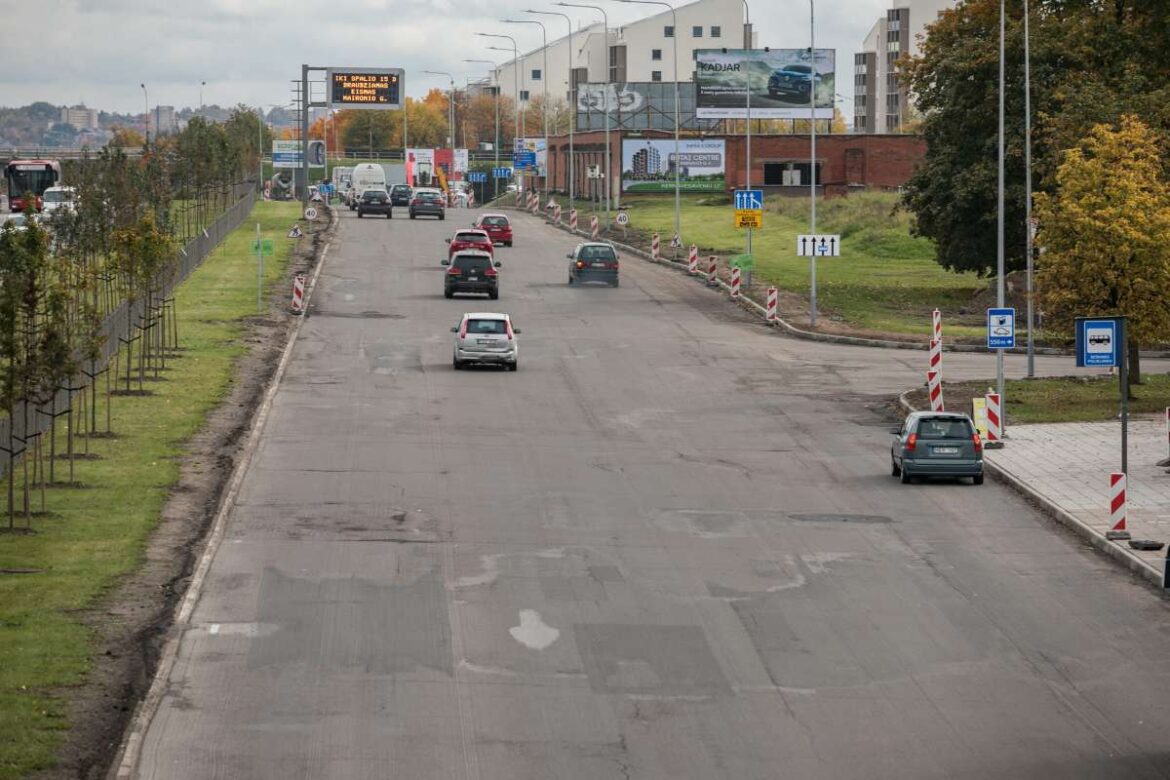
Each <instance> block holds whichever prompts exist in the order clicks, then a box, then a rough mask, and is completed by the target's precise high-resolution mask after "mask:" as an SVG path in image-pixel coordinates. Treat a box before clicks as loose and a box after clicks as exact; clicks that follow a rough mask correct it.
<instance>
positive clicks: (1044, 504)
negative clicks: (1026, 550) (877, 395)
mask: <svg viewBox="0 0 1170 780" xmlns="http://www.w3.org/2000/svg"><path fill="white" fill-rule="evenodd" d="M913 392H915V390H907V391H906V392H904V393H902V394H901V395H900V396H898V405H899V406H901V407H902V410H903V411H905V412H906V413H907V414H909V413H910V412H914V411H919V410H918V409H917V408H916V407H915V406H914V405H913V404H911V403H910V400H909V396H910V394H911V393H913ZM1009 446H1010V445H1009ZM983 467H984V469H986V470H987V472H988V473H989V474H990V475H991V476H992V477H994V478H995V479H997V480H999V481H1000V482H1003V483H1005V484H1006V485H1008V486H1009V487H1011V488H1012V489H1013V490H1015V491H1016V492H1017V493H1019V494H1020V495H1022V496H1024V497H1025V498H1027V499H1030V500H1031V501H1033V502H1034V503H1036V504H1037V505H1039V506H1040V507H1041V508H1042V509H1043V510H1044V511H1045V512H1046V513H1047V514H1048V515H1049V516H1051V517H1052V518H1053V519H1054V520H1056V522H1058V523H1060V524H1061V525H1063V526H1064V527H1065V528H1068V529H1069V530H1070V531H1072V532H1073V533H1074V534H1076V535H1077V536H1078V537H1080V538H1081V539H1083V540H1084V541H1086V542H1088V543H1089V544H1090V545H1091V546H1093V547H1095V548H1097V550H1099V551H1100V552H1103V553H1104V554H1105V555H1106V556H1107V557H1109V558H1112V559H1113V561H1114V562H1115V563H1118V564H1120V565H1121V566H1122V567H1124V568H1126V569H1128V570H1129V571H1130V572H1131V573H1132V574H1136V575H1138V576H1140V577H1142V578H1144V579H1145V580H1146V581H1147V582H1148V583H1149V584H1150V585H1152V586H1153V587H1155V588H1156V589H1157V590H1158V592H1159V593H1162V572H1161V571H1159V570H1158V569H1157V568H1156V567H1154V566H1151V565H1150V564H1149V563H1147V562H1146V561H1144V560H1142V559H1141V558H1139V557H1138V556H1136V555H1134V554H1133V553H1131V552H1130V551H1129V550H1127V549H1126V548H1125V547H1122V546H1121V545H1119V544H1117V543H1116V542H1111V541H1109V540H1107V539H1106V538H1105V534H1103V533H1101V532H1100V531H1098V530H1097V529H1095V528H1093V527H1092V526H1089V525H1086V524H1085V523H1083V522H1081V520H1079V519H1078V518H1077V517H1076V516H1074V515H1073V514H1072V513H1070V512H1068V511H1067V510H1065V509H1063V508H1062V507H1060V506H1059V505H1057V504H1056V503H1055V502H1053V501H1052V500H1051V499H1049V498H1048V497H1047V496H1045V495H1043V494H1042V493H1040V492H1039V491H1037V490H1036V489H1035V488H1033V487H1032V486H1031V485H1029V484H1027V483H1026V482H1024V481H1023V480H1021V479H1020V478H1019V477H1017V476H1015V475H1014V474H1012V473H1011V472H1009V471H1008V470H1007V469H1005V468H1004V467H1003V466H1000V465H999V464H997V463H995V462H994V461H992V460H990V459H988V458H984V460H983ZM1164 595H1165V594H1164Z"/></svg>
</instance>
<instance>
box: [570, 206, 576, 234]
mask: <svg viewBox="0 0 1170 780" xmlns="http://www.w3.org/2000/svg"><path fill="white" fill-rule="evenodd" d="M569 230H572V231H573V232H574V233H576V232H577V209H569Z"/></svg>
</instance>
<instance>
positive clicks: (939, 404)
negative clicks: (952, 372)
mask: <svg viewBox="0 0 1170 780" xmlns="http://www.w3.org/2000/svg"><path fill="white" fill-rule="evenodd" d="M926 389H927V391H928V393H929V394H930V411H932V412H942V411H945V407H944V406H943V390H942V372H940V371H927V372H926Z"/></svg>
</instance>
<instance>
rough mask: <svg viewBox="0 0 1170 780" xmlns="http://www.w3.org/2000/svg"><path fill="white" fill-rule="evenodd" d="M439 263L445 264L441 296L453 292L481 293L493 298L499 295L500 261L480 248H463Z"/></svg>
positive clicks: (447, 296) (449, 294) (453, 293)
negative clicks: (445, 271)
mask: <svg viewBox="0 0 1170 780" xmlns="http://www.w3.org/2000/svg"><path fill="white" fill-rule="evenodd" d="M441 265H445V266H447V273H446V274H444V276H443V297H445V298H451V297H453V296H454V295H455V293H481V294H486V295H487V296H488V297H489V298H491V299H493V300H495V299H496V298H499V297H500V273H499V271H498V270H496V269H498V268H499V267H500V263H499V262H498V261H496V260H494V259H493V258H492V256H491V254H490V253H488V252H485V251H483V250H482V249H464V250H463V251H462V252H456V253H455V254H454V255H452V256H451V258H450V259H449V260H443V261H442V263H441Z"/></svg>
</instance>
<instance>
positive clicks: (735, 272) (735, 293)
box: [731, 265, 743, 301]
mask: <svg viewBox="0 0 1170 780" xmlns="http://www.w3.org/2000/svg"><path fill="white" fill-rule="evenodd" d="M742 277H743V272H742V271H741V270H740V268H739V266H738V265H735V266H732V267H731V299H732V300H733V301H734V300H736V299H738V298H739V287H740V281H741V279H742Z"/></svg>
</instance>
